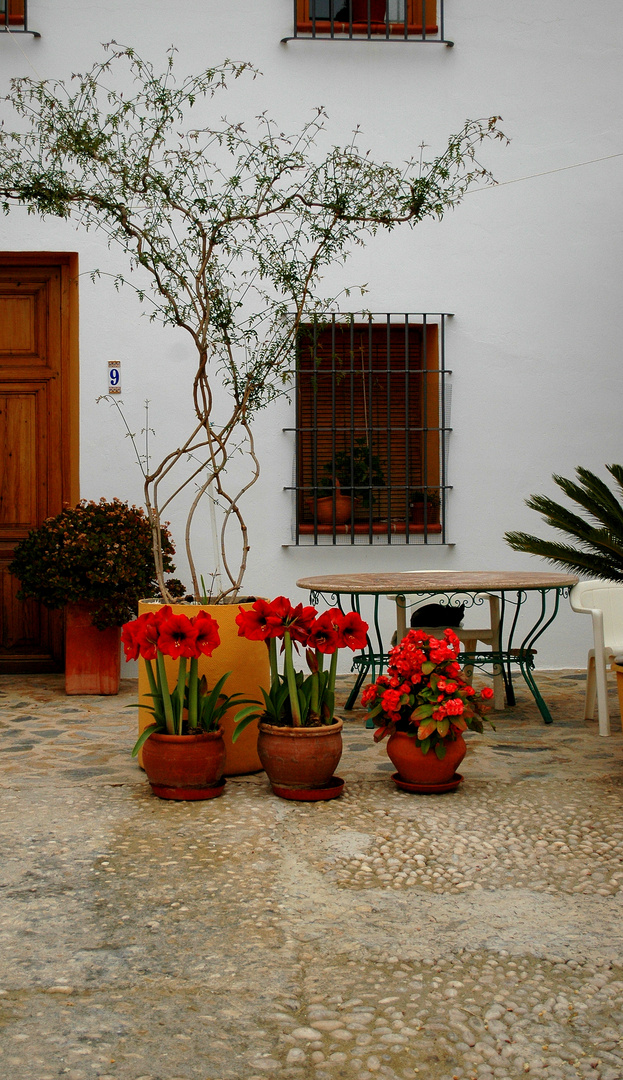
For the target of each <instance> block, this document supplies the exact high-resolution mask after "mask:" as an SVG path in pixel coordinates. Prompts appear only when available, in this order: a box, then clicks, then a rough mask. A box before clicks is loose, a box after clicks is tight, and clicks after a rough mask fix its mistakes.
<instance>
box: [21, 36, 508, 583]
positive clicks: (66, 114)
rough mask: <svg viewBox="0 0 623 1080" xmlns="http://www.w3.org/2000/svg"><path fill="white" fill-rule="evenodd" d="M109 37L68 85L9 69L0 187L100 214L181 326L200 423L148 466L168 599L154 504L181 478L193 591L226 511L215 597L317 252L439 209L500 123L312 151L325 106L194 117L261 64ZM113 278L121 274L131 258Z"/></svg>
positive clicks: (101, 223) (285, 378)
mask: <svg viewBox="0 0 623 1080" xmlns="http://www.w3.org/2000/svg"><path fill="white" fill-rule="evenodd" d="M107 50H108V55H107V56H106V58H105V59H104V60H103V61H101V62H98V63H96V64H95V65H94V66H93V67H92V68H91V69H90V71H88V72H87V73H86V74H83V75H77V76H74V77H73V80H72V82H71V83H69V84H68V85H66V84H65V83H63V82H61V81H42V82H41V81H37V80H33V79H30V78H22V79H15V80H13V82H12V84H11V86H12V89H11V93H10V94H9V95H8V97H7V98H6V101H7V102H8V103H9V104H10V105H11V106H12V107H13V108H14V109H15V110H16V112H17V114H18V117H19V118H20V123H21V125H22V127H24V126H25V130H23V131H21V132H11V131H9V130H7V128H6V127H5V128H3V129H2V130H1V131H0V146H1V147H2V155H1V161H0V199H1V200H2V204H3V207H4V209H5V211H8V210H9V209H10V207H11V206H12V205H13V204H15V203H20V204H22V205H24V206H26V207H27V208H28V211H29V212H31V213H36V214H40V215H41V216H48V215H53V216H57V217H61V218H66V219H70V218H72V219H74V220H76V221H77V222H78V223H79V224H80V225H82V226H84V227H85V228H87V229H88V228H95V227H96V228H99V229H101V230H103V232H104V233H105V235H106V236H107V237H108V241H109V243H110V244H111V245H113V244H114V245H117V246H119V247H120V248H121V249H122V251H123V253H124V254H125V255H126V256H127V258H128V260H129V264H130V267H131V269H132V270H134V271H137V272H138V277H137V279H136V281H137V284H136V285H134V288H135V289H136V292H137V294H138V296H139V299H141V300H149V301H150V302H151V304H152V312H151V318H152V319H158V320H160V321H161V322H163V323H164V324H168V325H173V326H179V327H181V328H182V329H183V330H185V331H186V332H187V333H188V334H189V335H190V337H191V339H192V341H193V344H194V346H195V349H196V356H197V366H196V371H195V374H194V377H193V380H192V388H190V387H189V390H191V392H192V400H193V407H194V413H195V421H194V428H193V430H192V431H191V432H190V433H189V434H188V436H187V438H186V439H185V440H184V441H183V442H182V443H181V444H180V445H179V446H178V447H177V448H176V449H173V450H171V452H170V453H169V454H167V456H166V457H165V458H164V460H163V461H162V462H161V463H160V464H159V465H158V467H157V468H155V469H154V470H153V471H152V472H150V473H149V475H148V476H147V477H146V479H145V501H146V505H147V509H148V512H149V516H150V520H151V525H152V535H153V543H154V555H155V561H156V571H157V577H158V584H159V588H160V592H161V594H162V597H163V599H164V600H165V601H169V600H170V596H169V593H168V591H167V588H166V584H165V580H164V574H163V569H164V568H163V561H162V549H161V545H160V521H161V517H162V514H163V513H164V511H165V509H166V507H167V506H168V505H169V504H170V502H171V500H172V499H173V498H175V497H177V496H179V495H181V493H182V492H185V493H186V494H187V495H188V496H189V500H190V505H189V509H188V517H187V523H186V535H185V540H186V551H187V556H188V561H189V565H190V571H191V575H192V581H193V589H194V592H195V596H196V598H197V599H199V597H200V594H201V593H200V588H199V581H198V575H197V571H196V568H195V561H194V558H193V555H192V551H191V530H192V525H193V519H194V517H195V514H196V511H197V508H198V506H199V505H200V504H201V502H202V500H203V499H204V497H207V498H208V499H212V500H213V503H215V502H216V503H218V506H219V509H220V512H221V514H222V519H221V527H220V547H221V558H222V561H223V567H224V570H225V573H226V575H227V579H228V580H227V584H226V586H225V588H224V589H223V591H222V593H221V594H220V595H219V596H217V597H214V598H213V599H214V600H219V599H223V598H224V597H225V596H228V597H229V598H230V599H233V598H235V597H236V595H237V593H238V591H239V589H240V585H241V582H242V578H243V574H244V571H245V568H246V563H247V553H248V550H249V542H248V535H247V527H246V523H245V521H244V518H243V516H242V512H241V509H240V501H241V498H242V496H243V495H244V494H245V492H246V491H248V490H249V488H250V487H251V486H252V485H253V484H254V483H255V482H256V480H257V478H258V475H259V462H258V460H257V457H256V455H255V450H254V442H253V434H252V428H251V421H252V420H253V418H254V416H255V414H256V413H257V412H258V411H259V410H260V409H262V408H264V407H266V406H267V405H268V404H269V403H270V402H271V401H273V400H274V399H275V398H276V397H277V396H279V395H280V394H281V393H284V392H286V390H287V386H288V383H289V382H290V380H291V376H292V371H293V367H294V364H295V360H294V356H295V342H296V337H297V333H298V330H299V327H300V326H301V324H302V322H303V321H304V320H307V321H309V320H313V318H314V317H315V316H317V315H318V314H319V313H320V312H325V311H327V310H328V308H330V307H331V305H335V304H336V302H337V298H336V297H333V298H327V297H326V296H324V295H320V293H319V286H320V280H321V276H322V272H323V270H324V269H325V268H326V267H328V266H329V265H330V264H332V263H335V262H337V261H344V260H345V259H346V257H347V255H348V253H349V252H350V250H351V249H352V247H353V246H354V245H355V244H362V243H363V242H364V240H365V238H366V237H369V236H372V235H374V234H375V233H376V232H377V231H378V230H379V229H387V230H390V229H392V228H393V227H394V226H396V225H398V224H401V223H407V224H410V225H415V224H416V223H417V222H418V221H421V220H422V218H425V217H429V216H432V217H438V218H441V217H442V216H443V214H444V212H445V211H446V210H447V209H448V208H449V207H452V206H455V205H456V204H457V203H458V202H459V201H460V199H461V197H462V196H463V194H464V193H465V191H466V190H467V188H468V187H469V186H470V184H471V183H472V182H473V181H474V180H475V179H481V178H483V177H485V178H489V175H490V174H489V173H488V172H487V170H486V169H484V168H483V167H482V165H480V164H479V162H478V160H477V156H476V155H477V149H478V147H479V145H480V144H481V142H482V141H483V140H484V139H489V138H499V139H503V138H504V136H503V135H502V133H501V132H500V130H499V128H498V125H497V121H498V118H497V117H491V118H489V119H488V120H476V121H467V122H466V124H465V126H464V127H463V129H462V130H461V131H460V132H459V134H458V135H455V136H452V137H451V138H450V140H449V142H448V146H447V148H446V150H445V151H444V152H443V153H442V154H441V155H440V156H439V157H437V158H435V159H434V160H433V161H432V162H430V163H423V162H421V161H420V162H418V161H414V160H411V161H408V162H406V163H402V164H399V165H397V166H394V165H390V164H387V163H385V162H381V163H377V162H374V161H373V160H372V159H371V157H370V156H369V155H368V154H366V153H364V152H362V151H360V149H359V135H358V133H356V134H355V136H354V137H353V139H352V141H351V142H350V143H349V144H348V145H346V146H344V147H335V146H334V147H331V148H330V149H329V150H324V151H322V150H321V149H320V147H319V144H320V143H321V142H322V140H323V138H324V123H325V116H324V112H323V110H322V109H319V110H317V113H316V115H315V116H314V117H313V119H311V120H310V121H309V122H308V123H307V124H305V125H304V126H303V127H302V129H301V130H300V131H299V132H298V133H295V134H294V135H292V136H288V135H285V134H282V133H281V131H280V129H279V127H277V126H276V125H275V124H274V122H273V121H272V120H271V119H270V118H269V117H268V116H267V115H266V114H262V115H261V116H260V117H259V118H258V119H257V120H256V121H254V123H255V124H256V125H257V127H256V129H255V130H254V131H253V132H251V133H249V132H248V131H247V129H246V128H245V127H244V125H243V124H241V123H237V122H233V121H231V122H230V121H228V120H226V119H211V120H210V122H209V123H207V124H206V125H205V126H198V127H194V126H193V125H192V123H191V120H192V119H193V118H194V116H196V115H197V113H198V112H199V111H200V109H202V108H206V107H209V105H210V103H211V101H212V100H213V99H214V98H215V97H216V96H217V95H218V94H219V92H220V91H222V90H224V89H226V87H227V83H228V80H233V79H238V78H240V77H243V76H246V77H255V75H256V73H255V72H254V71H253V69H252V68H251V66H250V65H249V64H246V63H240V64H234V63H231V62H225V63H224V64H222V65H221V66H218V67H214V68H210V69H208V70H206V71H204V72H202V73H201V74H199V75H191V76H188V77H186V78H183V79H182V80H181V81H179V82H178V81H177V80H176V78H175V74H174V50H171V51H170V53H169V56H168V63H167V66H166V70H165V71H164V72H156V71H155V70H154V68H153V66H152V65H151V64H150V63H149V62H147V61H144V60H142V59H141V58H140V57H139V56H138V55H137V54H136V52H135V51H134V50H133V49H131V48H126V47H121V46H118V45H116V44H115V43H111V44H110V45H109V46H107ZM217 115H218V116H220V109H219V111H218V113H217ZM203 119H204V117H203V116H202V117H199V116H197V120H198V121H199V122H200V123H202V122H203ZM93 276H94V277H95V276H97V272H94V275H93ZM115 283H116V285H121V284H125V283H126V279H125V278H124V276H123V274H119V275H118V276H117V277H116V279H115ZM221 388H224V389H225V390H226V392H227V396H228V401H229V405H228V415H224V416H222V415H221V414H220V412H219V411H218V410H217V409H216V407H215V393H218V391H220V389H221ZM222 397H223V395H222V394H220V395H219V409H220V408H222ZM243 445H244V447H245V448H246V451H247V453H248V457H249V463H250V469H249V474H248V477H247V478H245V480H244V481H243V482H242V483H241V484H240V486H239V487H238V490H235V489H234V490H231V484H232V481H230V482H229V483H228V480H227V467H228V463H230V462H231V459H232V456H233V455H237V454H238V453H239V451H240V450H241V449H242V448H243ZM230 477H231V472H230ZM166 485H169V491H168V493H165V494H164V495H162V491H163V489H164V488H165V486H166ZM233 521H236V522H237V524H238V526H239V529H240V546H241V553H240V562H239V566H238V569H236V568H231V567H230V555H229V547H228V545H227V543H226V537H227V534H228V526H229V525H230V524H231V523H232V522H233Z"/></svg>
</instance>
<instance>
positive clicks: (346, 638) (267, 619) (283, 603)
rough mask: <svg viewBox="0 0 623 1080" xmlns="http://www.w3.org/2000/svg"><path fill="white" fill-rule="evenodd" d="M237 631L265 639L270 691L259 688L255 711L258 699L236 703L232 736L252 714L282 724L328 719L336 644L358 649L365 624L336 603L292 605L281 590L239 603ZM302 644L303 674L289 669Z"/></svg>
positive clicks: (330, 717)
mask: <svg viewBox="0 0 623 1080" xmlns="http://www.w3.org/2000/svg"><path fill="white" fill-rule="evenodd" d="M236 622H237V624H238V636H239V637H245V638H248V639H249V640H250V641H265V642H266V645H267V646H268V654H269V657H270V675H271V686H270V691H269V692H266V691H265V690H262V694H263V696H264V703H263V704H264V708H263V709H262V710H261V711H258V709H257V706H258V705H260V704H261V703H260V702H255V703H254V705H253V706H249V707H248V708H246V709H242V710H241V711H240V712H239V713H238V714H237V716H236V719H237V721H238V723H237V725H236V730H235V732H234V742H235V740H236V739H237V738H238V736H239V735H240V733H241V732H242V731H244V729H245V727H246V726H247V725H248V724H250V723H251V721H252V720H256V719H258V718H260V719H263V720H265V721H266V722H267V723H269V724H276V725H277V726H279V725H281V726H286V727H314V726H315V725H318V724H333V723H334V717H333V711H334V707H335V677H336V674H337V657H338V650H339V649H342V648H348V649H352V650H353V651H354V650H355V649H363V647H364V645H365V644H366V640H367V632H368V624H367V623H365V622H363V620H362V619H361V618H360V617H359V615H357V613H356V612H354V611H350V612H348V613H347V614H345V615H344V614H343V613H342V612H341V611H340V610H339V609H338V608H330V610H329V611H325V612H323V614H322V615H318V612H317V611H316V608H314V607H303V605H302V604H297V605H296V607H293V606H292V604H291V603H290V601H289V600H288V599H287V598H286V597H285V596H278V597H277V598H276V599H275V600H272V601H271V602H270V603H269V602H268V601H266V600H256V601H255V603H254V604H253V607H252V608H251V609H250V610H248V611H245V610H244V608H240V614H239V615H237V616H236ZM279 640H281V641H282V642H283V645H282V652H283V655H284V671H283V674H280V673H279V670H278V665H277V641H279ZM299 645H303V646H305V650H306V652H305V655H306V660H307V666H308V668H309V670H310V672H311V674H310V675H308V676H307V677H306V676H305V675H304V674H303V672H302V671H295V670H294V655H293V652H294V649H296V650H297V651H298V646H299ZM325 656H330V657H331V662H330V665H329V670H328V671H325V668H324V658H325Z"/></svg>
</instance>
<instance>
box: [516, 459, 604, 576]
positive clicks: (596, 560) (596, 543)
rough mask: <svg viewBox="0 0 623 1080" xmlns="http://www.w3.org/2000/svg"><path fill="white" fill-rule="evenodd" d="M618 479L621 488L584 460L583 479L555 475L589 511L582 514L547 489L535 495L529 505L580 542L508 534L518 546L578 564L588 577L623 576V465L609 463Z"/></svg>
mask: <svg viewBox="0 0 623 1080" xmlns="http://www.w3.org/2000/svg"><path fill="white" fill-rule="evenodd" d="M606 468H607V470H608V472H609V473H610V475H611V476H612V477H613V479H614V480H615V482H616V489H615V491H616V493H615V491H611V490H610V488H609V487H608V485H607V484H606V483H604V481H603V480H600V478H599V477H598V476H596V475H595V473H593V472H591V471H590V470H589V469H583V468H582V467H581V466H579V467H578V468H577V469H576V474H577V477H578V480H579V483H576V482H575V481H573V480H566V479H565V477H564V476H556V475H554V477H553V479H554V481H555V482H556V484H558V487H559V488H561V489H562V491H564V493H565V495H567V496H568V498H569V499H571V500H572V501H573V502H575V503H577V504H578V506H580V507H581V508H582V510H583V511H584V512H585V516H583V517H580V516H579V515H578V514H576V513H574V512H573V511H572V510H568V509H566V507H564V506H561V505H560V503H557V502H554V500H553V499H549V498H547V496H546V495H531V496H530V498H529V499H526V505H527V506H529V507H530V509H531V510H536V511H537V513H539V514H542V515H543V520H544V521H545V522H546V523H547V524H548V525H551V526H552V528H553V529H558V531H559V532H561V533H563V534H565V535H566V536H568V537H571V538H572V539H573V540H574V541H575V545H573V544H571V543H563V542H560V541H555V540H541V539H540V538H539V537H538V536H531V535H530V534H529V533H524V532H507V533H505V534H504V538H505V540H507V542H508V543H509V544H510V546H511V547H512V548H514V549H515V551H525V552H527V553H528V554H530V555H541V556H542V557H543V558H544V559H547V560H548V561H549V562H552V563H554V564H555V565H556V566H560V567H563V568H564V569H565V570H574V571H576V572H577V573H579V574H581V575H582V576H583V577H585V578H600V579H602V580H604V579H605V580H608V581H623V503H622V502H621V501H620V498H619V497H617V494H618V495H621V494H623V465H606Z"/></svg>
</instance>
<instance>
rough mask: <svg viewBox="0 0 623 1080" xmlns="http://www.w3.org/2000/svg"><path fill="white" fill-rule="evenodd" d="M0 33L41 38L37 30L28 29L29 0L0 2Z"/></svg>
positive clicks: (3, 0)
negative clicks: (30, 35)
mask: <svg viewBox="0 0 623 1080" xmlns="http://www.w3.org/2000/svg"><path fill="white" fill-rule="evenodd" d="M0 33H3V34H7V33H11V34H32V35H33V37H41V34H38V33H37V31H36V30H29V29H28V0H0Z"/></svg>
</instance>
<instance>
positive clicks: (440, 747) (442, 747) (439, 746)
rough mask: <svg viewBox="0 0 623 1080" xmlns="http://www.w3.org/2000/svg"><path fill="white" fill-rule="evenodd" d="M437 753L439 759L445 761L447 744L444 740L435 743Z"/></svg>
mask: <svg viewBox="0 0 623 1080" xmlns="http://www.w3.org/2000/svg"><path fill="white" fill-rule="evenodd" d="M435 753H436V754H437V757H438V758H439V760H440V761H443V759H444V758H445V756H446V744H445V743H443V742H438V743H435Z"/></svg>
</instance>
